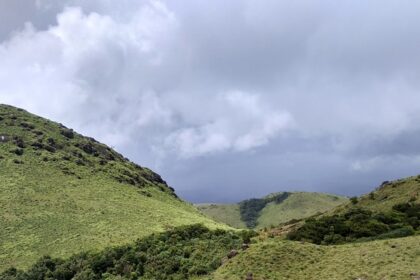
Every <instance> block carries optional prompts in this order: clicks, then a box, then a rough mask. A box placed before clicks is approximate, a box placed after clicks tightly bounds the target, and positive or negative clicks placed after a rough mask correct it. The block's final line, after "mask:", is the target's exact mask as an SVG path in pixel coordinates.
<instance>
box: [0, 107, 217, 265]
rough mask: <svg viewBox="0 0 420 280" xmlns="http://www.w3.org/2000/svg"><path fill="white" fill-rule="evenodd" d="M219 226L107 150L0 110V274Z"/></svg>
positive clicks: (18, 111) (38, 120) (19, 113)
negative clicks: (191, 227) (188, 228)
mask: <svg viewBox="0 0 420 280" xmlns="http://www.w3.org/2000/svg"><path fill="white" fill-rule="evenodd" d="M192 223H203V224H205V225H207V226H210V227H213V228H214V227H224V226H221V225H218V224H217V223H216V222H214V221H212V220H210V219H209V218H207V217H205V216H204V215H202V214H201V213H199V211H197V210H196V209H195V208H194V207H193V206H192V205H190V204H187V203H185V202H183V201H181V200H180V199H178V198H177V197H176V195H175V193H174V190H173V189H172V188H170V187H169V186H168V185H167V184H166V182H165V181H163V180H162V178H161V177H160V176H159V175H158V174H156V173H154V172H153V171H151V170H150V169H147V168H145V167H140V166H138V165H136V164H134V163H132V162H130V161H129V160H128V159H126V158H124V157H123V156H122V155H120V154H118V153H117V152H115V151H114V150H112V149H111V148H109V147H107V146H105V145H103V144H101V143H98V142H97V141H95V140H94V139H92V138H88V137H84V136H82V135H80V134H77V133H76V132H74V131H72V130H71V129H68V128H66V127H64V126H62V125H60V124H57V123H54V122H51V121H49V120H46V119H44V118H41V117H38V116H35V115H33V114H30V113H28V112H26V111H24V110H21V109H18V108H14V107H11V106H7V105H0V225H1V226H0V270H1V269H2V268H5V267H8V266H10V265H15V266H18V267H25V266H27V265H29V264H31V263H32V262H33V261H34V260H36V259H38V258H39V257H40V256H42V255H45V254H51V255H53V256H60V257H67V256H70V255H72V254H73V253H76V252H79V251H82V250H83V251H86V250H92V249H101V248H104V247H107V246H111V245H116V244H122V243H127V242H130V241H133V240H135V239H137V238H138V237H141V236H145V235H147V234H150V233H152V232H157V231H163V230H165V229H169V228H172V227H174V226H179V225H186V224H192Z"/></svg>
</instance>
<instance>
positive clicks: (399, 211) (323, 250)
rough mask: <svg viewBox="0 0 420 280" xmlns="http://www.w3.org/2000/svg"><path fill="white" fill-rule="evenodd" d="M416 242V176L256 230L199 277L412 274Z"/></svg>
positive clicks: (419, 228) (417, 265)
mask: <svg viewBox="0 0 420 280" xmlns="http://www.w3.org/2000/svg"><path fill="white" fill-rule="evenodd" d="M290 230H291V231H290ZM285 234H287V237H288V238H289V239H292V240H297V241H292V240H286V239H285V237H286V236H285ZM410 235H411V236H410ZM404 236H406V237H404ZM307 241H309V242H307ZM314 243H316V244H314ZM331 244H336V245H331ZM419 244H420V176H415V177H409V178H406V179H400V180H396V181H392V182H384V183H383V184H382V185H381V186H380V187H378V188H377V189H376V190H374V191H373V192H371V193H369V194H366V195H363V196H361V197H358V198H356V197H355V198H352V199H351V200H350V202H348V203H346V204H343V205H340V206H338V207H336V208H334V209H331V210H330V211H328V212H326V213H324V214H322V215H315V216H312V217H310V218H308V219H305V221H303V222H299V223H296V224H290V225H284V226H281V227H279V228H274V229H271V230H268V231H261V232H260V235H259V237H258V238H256V239H254V244H251V246H250V248H249V249H248V250H246V251H242V252H240V253H239V255H238V256H237V257H235V258H233V259H232V260H230V261H228V262H227V263H225V264H224V265H222V266H221V267H219V268H218V269H217V270H216V271H215V272H214V273H213V274H212V276H211V277H204V278H202V279H215V280H221V279H226V280H228V279H229V280H230V279H232V280H234V279H245V277H246V275H247V274H248V273H252V274H253V279H291V280H294V279H349V280H350V279H377V280H380V279H401V280H404V279H407V280H410V279H417V278H416V277H419V276H420V247H419Z"/></svg>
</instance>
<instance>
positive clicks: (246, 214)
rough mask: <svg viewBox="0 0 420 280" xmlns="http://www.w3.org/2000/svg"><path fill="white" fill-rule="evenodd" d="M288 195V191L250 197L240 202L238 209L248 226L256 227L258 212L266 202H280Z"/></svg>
mask: <svg viewBox="0 0 420 280" xmlns="http://www.w3.org/2000/svg"><path fill="white" fill-rule="evenodd" d="M288 196H289V193H288V192H283V193H279V194H276V195H272V196H269V197H265V198H252V199H248V200H244V201H242V202H240V203H239V210H240V213H241V219H242V221H244V222H245V224H246V226H247V227H248V228H254V227H256V226H257V220H258V217H259V216H260V212H261V210H262V209H264V207H265V206H266V205H267V204H268V203H270V202H275V203H276V204H280V203H282V202H283V201H284V200H285V199H286V198H287V197H288Z"/></svg>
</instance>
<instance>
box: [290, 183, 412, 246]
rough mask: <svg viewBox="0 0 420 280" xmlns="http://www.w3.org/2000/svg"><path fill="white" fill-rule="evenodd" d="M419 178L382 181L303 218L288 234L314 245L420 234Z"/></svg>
mask: <svg viewBox="0 0 420 280" xmlns="http://www.w3.org/2000/svg"><path fill="white" fill-rule="evenodd" d="M419 192H420V179H419V177H418V176H417V177H410V178H406V179H401V180H397V181H394V182H384V183H383V184H382V185H381V186H380V187H379V188H377V189H376V190H375V191H373V192H371V193H369V194H367V195H364V196H362V197H360V198H357V197H353V198H351V199H350V202H349V203H348V204H346V205H344V206H342V207H338V208H337V209H335V210H334V211H331V212H328V213H325V214H323V215H320V216H318V217H313V218H310V219H306V220H305V222H304V223H302V225H301V226H300V227H296V228H295V229H293V230H292V231H291V232H290V233H289V234H288V238H290V239H292V240H304V241H310V242H313V243H316V244H342V243H346V242H352V241H360V240H372V239H384V238H391V237H402V236H409V235H413V234H415V232H416V231H420V203H419V201H420V200H419Z"/></svg>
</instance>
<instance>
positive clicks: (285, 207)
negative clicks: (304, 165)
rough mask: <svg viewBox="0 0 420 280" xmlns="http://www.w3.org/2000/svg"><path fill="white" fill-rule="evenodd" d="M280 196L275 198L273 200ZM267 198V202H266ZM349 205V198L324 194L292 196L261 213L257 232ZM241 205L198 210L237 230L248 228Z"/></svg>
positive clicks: (200, 207)
mask: <svg viewBox="0 0 420 280" xmlns="http://www.w3.org/2000/svg"><path fill="white" fill-rule="evenodd" d="M275 195H277V194H271V195H268V196H266V197H265V198H270V197H271V196H275ZM265 198H263V199H265ZM347 201H348V199H347V198H344V197H341V196H335V195H330V194H324V193H310V192H291V193H289V196H288V197H287V198H286V199H285V200H283V201H282V202H281V203H276V202H275V201H273V202H269V203H268V204H266V205H265V207H264V208H263V209H262V210H261V211H260V212H259V217H258V219H257V226H256V229H261V228H264V227H270V226H276V225H278V224H281V223H285V222H287V221H290V220H292V219H302V218H306V217H310V216H312V215H314V214H317V213H320V212H325V211H328V210H331V209H333V208H334V207H337V206H338V205H341V204H343V203H346V202H347ZM239 204H240V203H238V204H198V205H196V206H197V208H198V209H199V210H200V211H201V212H203V213H204V214H206V215H207V216H209V217H211V218H212V219H214V220H216V221H219V222H223V223H225V224H228V225H230V226H232V227H235V228H246V224H245V222H244V221H243V220H242V219H241V213H240V209H239Z"/></svg>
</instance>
